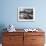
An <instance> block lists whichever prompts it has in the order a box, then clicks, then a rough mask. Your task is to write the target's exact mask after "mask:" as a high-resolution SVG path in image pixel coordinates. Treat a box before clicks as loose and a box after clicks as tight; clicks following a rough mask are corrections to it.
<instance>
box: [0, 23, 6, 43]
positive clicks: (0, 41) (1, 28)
mask: <svg viewBox="0 0 46 46" xmlns="http://www.w3.org/2000/svg"><path fill="white" fill-rule="evenodd" d="M4 28H6V26H5V25H4V24H0V43H2V36H3V34H2V32H5V31H6V30H4Z"/></svg>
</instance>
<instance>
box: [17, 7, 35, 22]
mask: <svg viewBox="0 0 46 46" xmlns="http://www.w3.org/2000/svg"><path fill="white" fill-rule="evenodd" d="M17 14H18V18H17V19H18V21H35V8H33V7H19V8H18V12H17Z"/></svg>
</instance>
